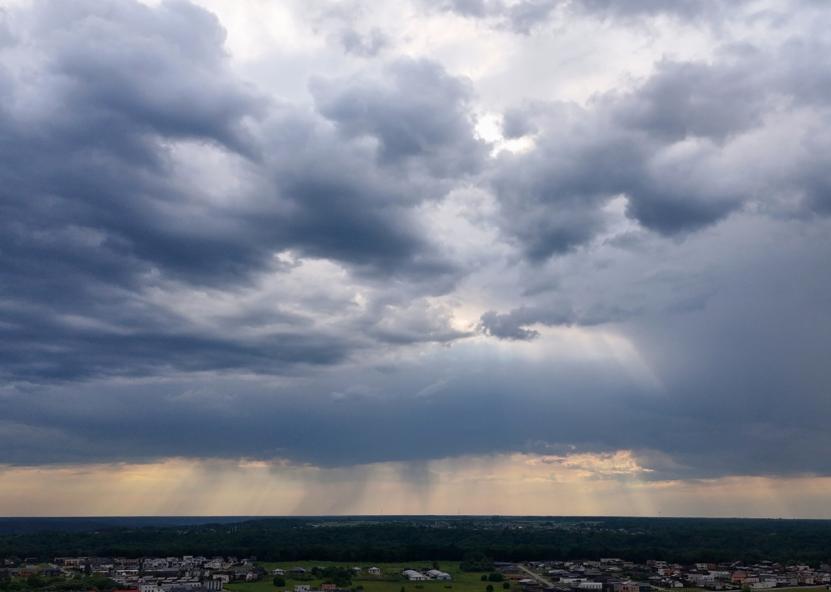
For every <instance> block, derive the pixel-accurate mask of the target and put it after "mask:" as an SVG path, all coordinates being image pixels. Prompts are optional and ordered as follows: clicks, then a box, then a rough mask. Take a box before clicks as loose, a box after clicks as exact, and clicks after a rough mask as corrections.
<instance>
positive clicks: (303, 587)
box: [0, 555, 831, 592]
mask: <svg viewBox="0 0 831 592" xmlns="http://www.w3.org/2000/svg"><path fill="white" fill-rule="evenodd" d="M488 561H489V560H488ZM298 563H302V565H301V564H298V565H293V564H279V565H278V564H269V563H263V562H258V561H257V560H256V558H253V557H248V558H237V557H201V556H191V555H185V556H183V557H142V558H127V557H56V558H54V559H53V560H52V561H51V562H47V563H44V562H38V561H37V560H36V559H34V558H30V559H19V558H7V559H4V560H3V561H2V566H0V587H2V588H4V589H7V590H33V589H38V588H48V586H49V584H50V583H52V584H54V583H55V582H59V583H60V585H59V586H57V588H52V589H59V590H63V591H69V590H76V589H77V590H89V589H92V588H90V584H89V581H90V578H98V579H97V580H96V581H97V582H98V584H97V585H96V586H95V589H99V590H123V591H125V592H219V591H222V590H230V591H234V592H246V591H248V592H262V591H263V590H267V589H274V590H275V591H279V592H346V591H349V592H363V591H364V590H384V589H388V590H389V591H390V592H401V591H404V592H406V591H407V590H408V586H409V587H414V588H415V589H419V590H420V589H424V587H425V585H426V586H427V587H428V588H433V587H435V589H436V590H438V587H439V586H442V589H443V590H444V589H449V590H452V589H453V586H454V584H457V585H458V586H459V588H461V589H462V590H465V591H468V590H475V589H477V584H479V583H481V590H482V592H494V590H497V589H498V590H500V591H501V590H505V591H507V590H514V591H517V592H579V591H589V592H657V591H660V590H677V589H681V590H686V589H703V590H745V591H747V590H761V589H773V588H780V589H783V588H784V589H793V588H804V589H805V590H811V589H831V565H829V564H827V563H823V564H821V565H819V566H817V567H811V566H809V565H807V564H799V563H795V564H788V565H783V564H781V563H776V562H771V561H760V562H758V563H752V564H743V563H741V562H731V563H718V564H716V563H695V564H691V565H680V564H676V563H668V562H665V561H657V560H655V561H652V560H650V561H646V562H645V563H636V562H631V561H625V560H622V559H617V558H603V559H600V560H596V561H535V562H516V563H514V562H510V563H509V562H498V561H496V562H491V561H489V564H488V565H487V566H485V567H484V569H477V570H476V571H477V572H479V571H481V574H480V573H470V572H469V571H467V572H466V571H464V570H462V569H460V567H459V566H458V565H457V564H455V563H454V564H452V565H453V566H452V568H451V567H450V565H451V564H449V563H448V564H447V568H446V570H445V569H442V568H441V567H440V564H439V563H438V562H430V563H427V564H424V562H418V561H416V562H411V565H401V564H394V565H392V564H382V563H381V564H377V565H373V564H365V565H335V564H333V563H331V562H323V563H324V564H322V565H314V564H313V562H298ZM462 566H464V564H462ZM457 580H464V582H461V581H457ZM73 582H77V583H78V586H77V588H74V587H73ZM102 582H103V584H102ZM16 584H17V585H16ZM264 586H265V587H264ZM379 586H380V587H379Z"/></svg>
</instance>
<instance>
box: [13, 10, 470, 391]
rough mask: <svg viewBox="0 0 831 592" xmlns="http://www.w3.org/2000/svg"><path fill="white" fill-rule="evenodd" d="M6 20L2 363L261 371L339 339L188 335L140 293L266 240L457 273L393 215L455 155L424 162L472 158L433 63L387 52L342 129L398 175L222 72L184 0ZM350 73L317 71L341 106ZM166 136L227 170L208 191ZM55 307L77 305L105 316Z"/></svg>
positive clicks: (306, 116) (35, 375)
mask: <svg viewBox="0 0 831 592" xmlns="http://www.w3.org/2000/svg"><path fill="white" fill-rule="evenodd" d="M14 22H15V23H16V24H15V26H16V27H18V29H17V30H14V31H11V33H10V34H9V35H8V36H4V37H3V39H4V40H5V43H7V45H8V47H7V48H6V50H5V51H6V53H5V54H4V56H3V60H4V64H3V65H4V67H3V68H0V78H2V80H3V84H2V85H0V87H1V88H2V92H3V93H4V95H6V97H5V98H6V99H7V100H4V101H3V107H2V108H0V160H2V162H3V166H2V167H0V251H1V252H2V254H3V259H2V266H0V276H2V288H0V292H2V296H3V298H4V310H3V316H4V317H5V320H6V323H5V324H4V325H3V327H2V331H3V332H4V337H5V338H6V339H5V340H4V343H6V344H7V345H9V347H6V348H4V351H3V354H2V356H3V375H4V376H5V377H6V379H7V380H15V379H20V380H25V381H38V380H53V379H72V378H85V377H94V376H97V375H104V374H106V375H111V374H118V373H124V374H127V375H139V374H144V373H148V372H151V371H152V368H154V367H156V368H160V369H164V368H169V369H181V370H198V369H210V368H211V367H214V368H240V369H247V370H251V371H255V372H277V371H284V370H285V368H286V365H287V364H292V363H302V362H309V363H312V364H318V363H334V362H337V361H340V360H342V359H343V358H344V357H345V356H346V354H347V351H346V350H347V347H346V344H347V342H353V344H354V338H353V337H351V336H343V337H340V336H337V335H330V334H327V333H320V334H316V333H315V330H314V329H313V328H312V327H311V324H310V323H307V324H306V327H304V331H306V332H307V334H302V333H294V332H287V333H281V332H279V331H278V332H276V333H274V334H272V335H268V336H265V337H263V336H260V337H256V338H247V339H245V340H235V339H234V338H232V337H229V336H227V335H217V334H200V333H199V331H201V330H195V329H194V327H191V326H190V325H189V322H188V321H185V320H184V319H182V318H180V317H178V316H177V315H175V314H171V313H169V312H165V311H164V310H163V309H162V308H161V307H159V306H157V305H155V304H153V303H151V302H148V301H147V300H146V298H144V294H143V292H144V291H146V290H148V289H150V290H152V289H157V288H160V286H161V285H162V284H163V283H164V282H166V281H167V280H169V279H175V280H176V281H177V282H181V283H183V284H185V285H187V284H192V285H196V286H207V287H211V288H222V287H227V286H228V285H229V282H230V283H234V284H237V285H240V286H243V285H245V284H247V283H249V282H251V281H253V280H254V279H255V278H256V277H257V276H258V274H261V273H265V272H268V273H275V272H280V265H279V264H278V263H276V262H275V259H274V254H275V253H277V252H279V251H282V250H286V249H293V250H295V251H296V252H297V253H299V254H301V255H304V256H311V257H323V258H328V259H331V260H334V261H337V262H340V263H342V264H343V265H345V266H347V267H349V268H351V269H352V271H353V272H354V273H355V274H357V275H359V276H361V277H363V278H370V279H371V278H375V277H378V276H379V275H383V276H384V277H387V278H390V277H394V278H396V280H397V281H400V282H403V283H408V282H414V283H422V284H425V285H428V286H429V288H428V289H427V291H428V292H432V293H436V292H440V291H442V290H446V289H448V287H449V286H450V285H452V283H453V281H454V279H455V278H456V277H457V275H458V269H457V268H456V267H455V266H454V265H453V264H452V263H451V262H449V261H448V260H446V259H445V258H444V257H443V256H442V254H441V253H440V252H439V251H438V250H437V249H436V248H435V247H434V246H433V245H432V244H431V242H430V240H429V239H428V238H426V237H425V236H424V234H423V233H422V231H421V229H419V228H418V226H417V224H416V222H415V220H414V219H413V217H412V215H411V212H410V209H411V208H412V207H413V206H415V205H417V204H418V202H419V201H420V200H422V199H424V198H437V197H440V195H441V191H444V190H446V189H445V188H444V186H442V187H439V186H437V185H436V183H435V182H434V181H433V179H432V176H431V175H432V172H433V171H434V170H437V169H439V168H441V167H442V163H448V162H449V161H450V157H451V156H452V155H453V154H455V153H456V151H457V149H459V148H462V149H464V150H463V152H464V153H465V155H464V156H463V157H460V158H459V159H458V162H457V163H456V164H449V165H448V166H450V167H451V168H450V169H448V170H445V171H443V172H442V175H447V174H450V173H451V172H457V171H458V170H459V169H466V170H473V169H474V168H475V167H476V166H478V163H480V162H481V150H482V149H481V148H480V147H479V144H478V143H477V142H476V141H475V140H473V139H472V136H471V134H472V129H471V127H470V124H469V122H467V121H466V120H464V119H463V117H464V113H463V107H464V101H466V100H467V92H468V91H467V87H466V86H465V85H464V84H463V83H461V82H457V81H455V80H454V79H452V78H451V77H450V76H449V75H447V74H445V73H444V72H443V70H442V69H441V68H440V67H439V66H437V65H435V64H430V63H426V62H424V63H412V64H410V63H403V64H393V65H392V66H391V67H390V68H391V72H392V76H393V78H394V80H395V82H394V84H393V85H392V86H391V87H389V88H388V90H387V92H388V94H387V97H386V98H388V99H390V100H392V101H394V102H395V105H392V106H390V108H389V111H388V112H386V113H385V112H379V113H374V112H371V113H365V114H363V115H362V116H361V119H360V122H359V123H356V124H354V125H352V127H350V129H357V130H358V132H362V131H363V130H366V131H368V133H376V134H378V137H379V138H381V139H382V140H383V147H382V152H383V155H384V156H383V157H382V158H381V160H383V161H396V162H397V161H400V160H406V161H407V165H408V166H410V167H413V168H417V169H419V171H420V176H419V180H418V182H417V183H416V182H413V183H410V182H409V181H408V179H407V178H405V177H402V176H401V175H399V174H397V173H393V172H384V171H383V170H381V169H379V167H378V165H377V164H376V162H375V160H376V159H375V156H374V152H372V151H370V150H367V149H365V148H362V147H361V146H358V145H357V143H359V141H356V142H355V143H353V142H350V140H349V137H351V136H350V134H349V133H346V134H345V136H349V137H347V138H342V137H340V136H339V135H337V134H335V133H333V132H332V131H331V130H330V129H328V127H327V124H326V122H325V120H323V119H322V118H321V117H320V116H319V115H318V114H316V113H314V112H309V111H306V110H304V109H302V108H299V107H297V108H295V107H291V106H286V105H281V104H277V103H276V102H275V101H274V100H273V99H272V98H266V97H265V96H264V95H262V94H261V93H260V92H259V91H257V90H255V89H254V88H253V87H252V86H251V85H250V84H248V83H246V82H244V81H242V80H240V79H239V78H237V77H236V76H235V75H234V74H233V73H232V72H231V71H230V69H229V64H228V61H227V57H226V55H225V51H224V49H223V42H224V39H225V32H224V30H223V28H222V27H221V25H220V23H219V21H218V20H217V18H216V17H215V16H214V15H212V14H211V13H209V12H207V11H205V10H203V9H201V8H197V7H195V6H193V5H191V4H189V3H186V2H164V3H162V4H160V5H159V6H158V7H154V8H151V7H148V6H144V5H142V4H139V3H138V2H102V1H94V2H92V1H90V2H77V3H60V4H57V5H55V4H52V3H45V2H40V3H35V4H34V6H33V7H32V8H31V9H28V8H21V9H19V10H18V12H16V18H15V21H14ZM4 24H5V23H4ZM9 26H10V25H9ZM396 72H397V73H398V74H397V75H396V74H395V73H396ZM410 74H412V75H413V79H415V78H417V75H418V74H422V75H423V78H421V79H418V80H414V81H415V82H416V83H418V82H421V83H425V84H434V83H435V84H439V85H442V88H441V90H438V91H437V94H436V95H435V96H434V97H433V102H424V101H422V102H421V103H419V102H418V99H417V98H411V96H410V95H414V93H412V92H411V91H412V88H409V87H406V85H407V84H412V83H413V81H412V80H411V78H410V77H409V75H410ZM396 76H397V78H396ZM321 84H323V83H321ZM340 84H342V85H343V87H342V88H341V86H340ZM350 84H351V83H350V81H342V82H341V83H338V82H336V81H328V82H326V83H325V89H326V92H327V93H328V95H327V96H329V97H330V98H331V100H332V101H333V103H332V104H330V107H332V108H333V109H335V110H336V111H337V108H339V109H340V113H341V114H343V113H344V112H348V109H349V106H348V100H347V99H346V98H345V97H346V96H347V95H348V94H349V93H353V94H354V93H357V92H359V90H358V89H357V87H355V86H354V85H351V86H350ZM358 98H359V97H358ZM407 99H410V100H411V101H412V102H410V103H409V104H408V103H407V102H406V101H407ZM367 100H370V99H369V98H368V97H367ZM333 105H334V106H333ZM344 110H345V111H344ZM445 110H447V113H444V111H445ZM327 115H332V113H327ZM425 116H431V117H433V118H434V119H435V123H434V124H433V126H432V127H431V128H427V130H426V131H425V132H424V133H425V134H426V135H425V136H423V137H422V136H418V131H416V130H417V121H418V119H419V118H422V117H425ZM396 125H398V126H400V128H398V129H396V128H395V126H396ZM356 126H357V127H356ZM445 126H446V127H445ZM347 127H349V125H347ZM397 133H400V137H398V136H396V134H397ZM465 134H467V138H465V137H464V135H465ZM181 146H185V147H187V146H191V148H190V149H192V150H201V151H203V154H204V151H208V156H207V157H215V158H221V159H222V161H223V162H224V163H226V165H227V166H229V167H232V170H231V171H230V172H229V173H228V175H236V176H238V177H239V178H240V179H244V180H246V181H245V183H241V184H237V185H236V186H234V188H233V189H231V188H230V187H231V185H229V189H227V190H226V191H225V194H224V195H219V196H217V195H214V194H206V193H209V190H211V189H212V188H210V187H208V188H206V184H205V183H204V182H201V180H200V179H199V178H198V176H197V177H192V176H191V175H194V174H196V175H201V174H203V172H202V171H198V172H196V173H193V172H188V171H185V170H184V169H183V168H182V158H183V157H182V156H180V155H179V152H178V151H179V150H180V149H181V148H180V147H181ZM211 151H212V152H211ZM211 154H213V155H214V156H211ZM477 154H478V156H477ZM216 155H218V156H216ZM191 158H192V157H191ZM322 163H325V166H321V164H322ZM206 172H210V171H206ZM445 185H446V183H445ZM24 309H25V310H26V311H30V310H32V311H33V312H32V313H31V316H29V317H27V316H26V314H29V313H28V312H27V313H26V314H23V313H20V312H18V311H19V310H24ZM62 317H78V318H83V319H87V320H90V319H93V320H95V321H96V322H100V323H101V324H102V325H105V326H106V325H110V329H109V330H111V333H110V334H107V333H106V332H104V333H100V332H99V333H96V332H95V331H89V330H81V329H79V328H78V327H77V326H71V325H70V324H67V323H64V322H62V321H60V318H62ZM35 320H39V321H40V322H39V323H34V321H35ZM31 323H34V324H31ZM50 323H51V325H48V324H50ZM202 330H203V329H202ZM194 331H196V332H195V333H194ZM10 344H14V347H11V345H10ZM53 346H54V347H53ZM223 347H224V348H225V349H223ZM223 351H224V352H225V353H226V354H227V355H226V356H225V357H224V358H223V356H222V352H223ZM131 359H132V360H133V362H132V363H131V361H130V360H131ZM269 365H271V367H270V368H269ZM38 368H41V369H42V372H41V373H40V374H39V371H38ZM107 368H108V369H107Z"/></svg>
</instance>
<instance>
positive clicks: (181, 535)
mask: <svg viewBox="0 0 831 592" xmlns="http://www.w3.org/2000/svg"><path fill="white" fill-rule="evenodd" d="M471 553H480V554H484V555H486V556H487V557H491V558H493V559H496V560H502V561H515V560H535V559H578V558H584V559H596V558H600V557H621V558H624V559H630V560H633V561H645V560H647V559H663V560H668V561H678V562H683V563H691V562H696V561H730V560H744V561H753V560H762V559H769V560H773V561H780V562H793V561H803V562H808V563H813V564H816V563H819V562H823V561H829V560H831V521H822V520H744V519H680V518H667V519H662V518H490V519H488V518H473V517H470V518H456V517H429V518H427V517H425V518H408V517H401V518H396V519H390V518H385V519H377V520H376V519H366V518H363V519H358V518H325V519H324V518H296V519H294V518H269V519H260V520H248V521H245V522H241V523H238V524H205V525H188V526H175V527H170V526H168V527H124V526H115V527H112V528H103V529H101V528H99V529H97V530H94V531H85V532H77V531H65V530H61V531H39V532H28V533H16V534H3V535H0V557H38V558H41V559H49V558H52V557H56V556H62V555H101V556H111V555H112V556H129V557H136V556H142V555H164V556H167V555H185V554H199V555H208V556H211V555H226V556H227V555H234V556H239V557H247V556H255V557H257V558H258V559H260V560H271V561H292V560H303V559H318V560H332V561H345V562H358V561H377V562H381V561H411V560H412V561H416V560H430V559H439V558H440V559H445V560H462V559H463V558H464V557H465V556H470V554H471Z"/></svg>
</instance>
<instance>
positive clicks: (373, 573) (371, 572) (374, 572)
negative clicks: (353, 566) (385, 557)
mask: <svg viewBox="0 0 831 592" xmlns="http://www.w3.org/2000/svg"><path fill="white" fill-rule="evenodd" d="M366 573H368V574H369V575H371V576H380V575H381V568H380V567H374V566H373V567H370V568H369V569H367V570H366Z"/></svg>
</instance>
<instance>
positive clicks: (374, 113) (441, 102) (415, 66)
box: [312, 59, 486, 177]
mask: <svg viewBox="0 0 831 592" xmlns="http://www.w3.org/2000/svg"><path fill="white" fill-rule="evenodd" d="M384 74H385V76H384V77H383V78H381V79H378V80H374V79H365V78H355V79H351V80H348V81H342V80H335V81H331V80H322V79H317V80H315V81H313V84H312V92H313V94H314V96H315V100H316V102H317V105H318V109H319V110H320V112H321V113H322V114H323V115H324V116H326V117H327V118H329V119H330V120H331V121H333V122H335V124H337V126H338V129H339V130H340V131H341V133H342V134H343V135H344V136H346V137H347V138H360V137H369V138H373V139H375V140H376V141H377V142H378V157H379V160H380V162H381V163H382V164H385V165H404V166H406V165H409V164H416V165H418V166H426V167H427V169H428V170H429V172H430V173H432V174H434V175H437V176H439V177H445V176H459V175H464V174H466V173H473V172H476V171H477V170H478V169H479V168H481V166H482V164H483V161H484V157H485V154H486V147H485V145H484V144H483V143H482V142H479V141H478V140H477V139H476V138H475V137H474V132H473V121H472V119H471V115H470V98H471V90H470V87H469V86H468V85H467V84H465V83H464V82H463V81H461V80H459V79H457V78H454V77H452V76H449V75H448V74H447V73H446V72H445V71H444V68H442V67H441V66H440V65H439V64H436V63H434V62H430V61H426V60H409V59H402V60H399V61H396V62H395V63H393V64H391V65H390V66H389V67H388V68H386V70H385V72H384Z"/></svg>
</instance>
